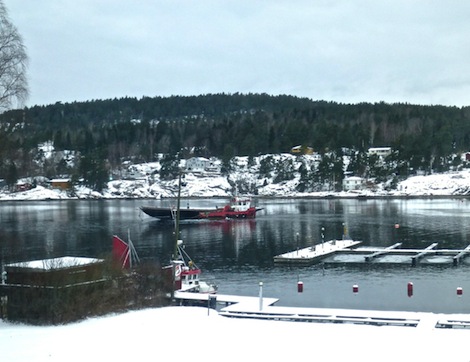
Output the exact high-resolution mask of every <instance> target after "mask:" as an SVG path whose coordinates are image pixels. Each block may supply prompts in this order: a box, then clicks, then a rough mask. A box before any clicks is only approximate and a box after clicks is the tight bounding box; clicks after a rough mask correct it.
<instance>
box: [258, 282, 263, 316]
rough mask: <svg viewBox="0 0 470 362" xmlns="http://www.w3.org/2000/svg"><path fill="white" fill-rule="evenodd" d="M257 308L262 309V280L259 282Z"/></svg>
mask: <svg viewBox="0 0 470 362" xmlns="http://www.w3.org/2000/svg"><path fill="white" fill-rule="evenodd" d="M259 310H260V311H261V310H263V282H259Z"/></svg>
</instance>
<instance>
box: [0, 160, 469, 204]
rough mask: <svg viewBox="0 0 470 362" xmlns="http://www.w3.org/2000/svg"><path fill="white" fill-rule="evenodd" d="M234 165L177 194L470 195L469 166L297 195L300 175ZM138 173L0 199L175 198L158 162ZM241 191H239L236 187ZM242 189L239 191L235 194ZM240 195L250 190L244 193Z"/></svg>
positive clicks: (190, 178) (191, 180) (188, 178)
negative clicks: (389, 184)
mask: <svg viewBox="0 0 470 362" xmlns="http://www.w3.org/2000/svg"><path fill="white" fill-rule="evenodd" d="M277 157H279V158H280V159H282V160H284V161H285V160H289V159H292V158H293V156H291V155H278V156H277ZM238 161H239V162H238V165H237V166H236V167H235V168H234V170H233V171H232V172H231V173H230V174H229V175H228V176H222V175H217V174H206V175H201V174H193V173H187V174H186V175H185V178H184V183H183V187H182V189H181V195H182V196H183V197H230V196H232V195H233V192H234V189H235V188H234V185H235V184H243V185H245V186H248V187H252V188H256V189H257V195H258V196H260V197H324V196H332V195H334V196H337V197H357V196H360V195H361V196H384V197H387V196H390V197H399V196H458V195H469V194H470V170H468V169H464V170H463V171H458V172H448V173H442V174H433V175H427V176H411V177H409V178H408V179H406V180H404V181H401V182H399V183H398V185H397V187H396V189H395V190H391V191H385V190H384V188H383V185H378V186H377V188H376V189H375V190H374V191H371V190H362V191H349V192H346V191H343V192H338V193H334V192H332V191H323V192H309V193H305V192H304V193H302V192H298V191H297V190H296V186H297V185H298V182H299V178H298V176H297V177H296V178H294V179H292V180H288V181H283V182H279V183H275V182H274V181H273V178H274V177H273V176H271V177H262V178H260V176H259V173H258V171H259V165H258V166H257V165H254V166H250V167H248V166H247V165H246V160H245V158H243V157H240V158H239V160H238ZM132 167H133V169H134V170H135V172H137V173H138V175H140V176H138V177H136V178H135V179H120V180H113V181H110V182H108V185H107V188H105V189H104V190H103V191H102V192H101V193H100V192H96V191H92V190H90V189H89V188H86V187H83V186H79V187H76V188H75V190H74V191H75V194H74V196H69V195H68V193H67V192H65V191H60V190H57V189H51V188H48V187H42V186H37V187H36V188H34V189H31V190H28V191H22V192H13V193H10V192H6V191H5V190H4V191H3V192H2V191H1V190H0V200H48V199H51V200H56V199H68V198H78V199H90V198H104V199H113V198H169V197H176V195H177V189H178V181H177V180H176V179H175V180H170V181H162V180H160V179H159V177H158V175H155V170H157V169H159V167H160V166H159V164H158V163H149V164H141V165H132ZM238 191H243V190H238ZM240 193H243V192H240ZM245 193H250V192H247V191H245Z"/></svg>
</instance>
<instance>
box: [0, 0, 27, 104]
mask: <svg viewBox="0 0 470 362" xmlns="http://www.w3.org/2000/svg"><path fill="white" fill-rule="evenodd" d="M27 63H28V56H27V54H26V47H25V46H24V44H23V39H22V37H21V35H20V34H19V33H18V30H17V29H16V27H15V26H14V25H13V24H12V23H11V21H10V19H9V17H8V11H7V9H6V7H5V5H4V4H3V1H1V0H0V111H1V110H6V109H9V108H12V107H14V106H21V105H22V104H23V102H24V101H25V100H26V99H27V97H28V81H27V78H26V67H27Z"/></svg>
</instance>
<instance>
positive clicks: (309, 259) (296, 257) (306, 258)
mask: <svg viewBox="0 0 470 362" xmlns="http://www.w3.org/2000/svg"><path fill="white" fill-rule="evenodd" d="M361 243H362V241H355V240H351V239H342V240H329V241H326V242H323V243H321V244H316V245H313V246H309V247H307V248H303V249H297V250H294V251H290V252H288V253H285V254H281V255H277V256H275V257H274V263H279V264H280V263H287V264H289V263H293V264H313V263H316V262H319V261H320V260H322V259H324V258H326V257H327V256H330V255H332V254H334V253H336V252H337V251H339V250H346V249H350V248H353V247H355V246H357V245H359V244H361Z"/></svg>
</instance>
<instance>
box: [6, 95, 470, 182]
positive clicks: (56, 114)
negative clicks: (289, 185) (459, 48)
mask: <svg viewBox="0 0 470 362" xmlns="http://www.w3.org/2000/svg"><path fill="white" fill-rule="evenodd" d="M49 140H50V141H53V144H54V147H55V149H56V150H73V151H77V152H79V153H80V155H81V157H82V158H83V157H84V158H85V161H87V162H89V163H93V162H98V161H97V160H101V161H99V162H103V160H105V161H106V163H107V165H108V167H117V166H118V165H119V164H120V163H122V161H123V160H127V159H132V160H133V161H135V162H150V161H153V160H155V158H156V156H157V154H170V155H176V154H179V157H188V156H189V155H200V156H206V157H209V156H215V157H219V158H221V159H223V160H229V159H230V158H231V157H233V156H243V155H246V156H255V155H260V154H268V153H283V152H289V151H290V149H291V147H293V146H296V145H304V146H310V147H312V148H313V149H314V150H315V151H316V152H318V153H320V154H325V153H327V152H336V151H337V150H340V149H351V150H356V151H358V152H363V151H365V150H367V149H368V148H369V147H382V146H390V147H392V148H393V149H394V150H395V151H396V154H395V157H397V158H399V159H400V160H405V161H406V162H407V167H409V168H412V169H426V168H429V167H431V168H434V167H437V168H439V167H441V168H442V167H443V165H444V164H445V163H446V162H448V158H449V157H451V155H453V154H458V153H461V152H465V151H467V150H469V149H470V108H469V107H463V108H458V107H448V106H440V105H435V106H424V105H412V104H403V103H397V104H387V103H383V102H382V103H373V104H372V103H359V104H341V103H335V102H326V101H314V100H310V99H307V98H299V97H294V96H289V95H280V96H271V95H267V94H207V95H199V96H172V97H153V98H152V97H142V98H130V97H125V98H120V99H108V100H91V101H87V102H72V103H56V104H51V105H46V106H33V107H27V108H24V109H21V110H11V111H7V112H4V113H3V114H1V115H0V178H2V176H3V178H5V174H6V173H8V172H9V170H10V172H11V167H12V164H14V167H15V169H16V170H17V171H16V172H17V174H18V175H19V176H23V175H31V174H34V173H37V172H40V171H39V170H34V162H33V161H34V158H35V156H36V155H35V153H36V152H37V146H38V144H40V143H42V142H46V141H49ZM85 163H86V162H85Z"/></svg>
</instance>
